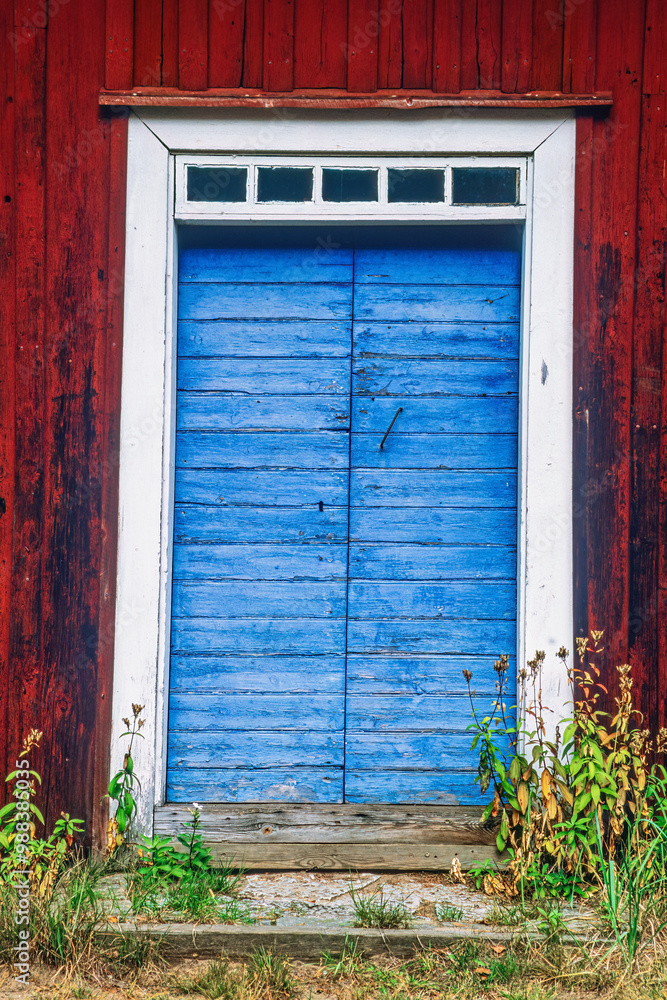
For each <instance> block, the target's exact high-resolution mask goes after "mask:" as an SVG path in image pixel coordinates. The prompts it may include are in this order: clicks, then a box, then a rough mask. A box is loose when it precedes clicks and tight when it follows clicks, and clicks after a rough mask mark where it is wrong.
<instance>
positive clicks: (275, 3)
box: [264, 0, 294, 93]
mask: <svg viewBox="0 0 667 1000" xmlns="http://www.w3.org/2000/svg"><path fill="white" fill-rule="evenodd" d="M264 89H265V90H269V91H274V92H279V93H283V92H286V91H290V90H293V89H294V0H265V3H264Z"/></svg>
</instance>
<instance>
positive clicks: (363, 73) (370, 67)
mask: <svg viewBox="0 0 667 1000" xmlns="http://www.w3.org/2000/svg"><path fill="white" fill-rule="evenodd" d="M378 34H379V6H378V0H348V21H347V89H348V90H349V91H350V92H351V93H373V92H374V91H376V90H377V87H378Z"/></svg>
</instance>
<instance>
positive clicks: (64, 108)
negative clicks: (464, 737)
mask: <svg viewBox="0 0 667 1000" xmlns="http://www.w3.org/2000/svg"><path fill="white" fill-rule="evenodd" d="M36 11H37V9H36V8H35V7H34V5H32V4H28V3H23V2H20V0H16V3H15V4H14V5H13V7H12V5H11V4H4V5H2V9H1V10H0V30H1V32H2V37H3V38H5V39H7V40H8V41H7V44H6V46H5V57H4V58H3V59H2V60H1V61H0V93H1V94H2V95H3V97H2V100H3V104H2V108H1V109H0V184H1V185H2V190H1V191H0V213H1V214H0V367H1V370H2V374H3V377H2V379H1V380H0V419H2V422H3V429H2V433H1V435H0V498H1V499H0V669H1V671H2V676H1V677H0V730H2V731H5V732H6V733H7V734H8V738H7V739H6V740H4V741H3V740H0V766H2V767H4V766H5V764H6V755H7V754H8V753H9V754H10V755H11V753H13V752H14V750H15V749H16V748H17V746H18V744H19V742H20V739H21V737H22V736H23V735H25V732H26V729H27V728H29V727H30V726H31V725H39V727H40V728H43V729H44V730H45V746H44V751H43V753H42V754H41V755H40V760H39V761H38V762H36V763H38V764H39V766H40V767H41V769H42V771H43V773H44V775H45V785H44V792H43V800H44V802H43V804H45V805H46V806H47V812H48V814H49V817H50V818H51V819H53V818H54V816H56V815H57V813H58V812H59V811H60V809H62V808H65V809H66V810H67V811H69V812H73V813H78V814H80V815H85V816H86V819H87V820H88V822H89V830H90V831H91V832H92V833H94V835H95V839H96V840H98V841H99V840H100V839H101V836H102V833H103V829H104V816H103V812H102V810H101V809H100V807H99V802H100V797H101V794H102V792H103V789H104V782H105V780H106V770H107V765H108V751H109V726H110V708H111V686H112V670H113V662H112V661H113V655H112V654H113V620H114V607H113V605H114V586H115V547H116V520H117V472H118V469H117V456H118V446H119V442H118V434H119V393H120V356H121V353H120V352H121V337H122V330H121V321H122V269H123V260H122V254H123V232H124V218H123V212H124V186H125V156H126V152H125V150H126V145H125V144H126V122H125V119H124V117H123V116H122V115H120V114H119V113H118V109H115V108H107V109H100V107H99V104H98V101H99V99H100V98H99V94H100V91H101V90H105V91H106V93H105V94H103V96H102V101H103V102H104V103H107V104H113V103H123V102H125V103H131V102H132V101H133V100H136V101H137V102H139V101H141V102H142V103H145V102H146V101H147V100H148V99H149V97H147V91H146V89H145V88H149V91H148V94H149V95H150V94H152V95H153V100H154V102H155V103H158V104H159V103H180V104H181V105H182V106H188V105H191V106H193V107H196V106H197V105H200V104H206V105H207V106H215V105H216V102H217V103H218V104H219V105H220V106H234V105H236V106H239V107H246V108H248V109H251V108H253V107H272V106H288V107H289V106H294V107H307V106H310V107H322V108H326V107H329V108H350V109H352V108H355V107H378V108H382V107H403V108H404V109H405V113H406V114H408V113H411V109H412V110H414V109H417V108H419V107H422V106H424V107H427V106H430V105H432V104H433V103H435V104H437V103H440V104H443V105H446V104H447V103H449V104H450V105H452V106H457V105H458V106H460V107H462V108H463V109H465V108H466V107H471V106H474V104H475V102H477V103H479V104H485V105H486V106H487V107H493V106H499V107H511V106H523V107H525V106H531V107H541V106H549V105H551V106H557V105H558V104H559V103H560V104H564V103H566V102H567V96H566V97H563V96H562V95H580V96H581V97H582V101H583V100H587V102H588V107H581V108H580V110H579V116H580V117H579V120H578V123H577V138H578V156H577V164H576V172H577V173H576V183H577V205H576V221H575V227H576V232H575V257H576V266H575V319H574V323H575V341H574V343H575V348H574V359H573V379H574V383H573V384H574V391H575V406H574V428H575V446H574V454H573V461H574V472H575V497H574V514H575V530H576V535H575V543H574V544H575V549H574V555H575V579H574V593H575V608H576V622H577V631H583V630H584V629H586V628H587V627H591V628H593V627H597V628H604V629H605V631H606V636H607V648H608V653H609V657H608V664H611V663H613V661H614V660H622V659H626V658H628V657H629V658H630V661H631V662H634V663H635V665H636V690H637V694H638V698H639V704H640V707H641V708H642V710H643V711H644V712H645V714H646V717H647V719H648V720H650V721H651V722H653V723H654V724H661V725H664V724H665V722H666V721H667V712H666V710H665V699H666V696H667V388H666V383H667V380H666V379H665V368H666V367H667V351H666V350H665V345H666V341H667V332H666V324H665V313H664V263H665V261H664V249H665V223H666V218H667V209H666V207H665V205H666V202H665V191H664V183H665V182H664V172H665V157H666V143H665V127H666V124H667V101H666V100H665V96H666V95H665V79H666V76H667V68H666V67H665V58H666V57H665V46H664V38H665V32H666V30H667V24H666V23H665V22H666V19H667V10H666V8H665V5H664V4H663V3H662V2H661V0H631V2H630V3H628V2H627V0H606V2H605V3H604V5H603V4H602V3H601V0H586V2H582V3H572V4H565V5H562V4H560V3H557V2H552V0H466V2H465V3H463V2H461V0H414V3H413V2H410V4H407V3H404V4H401V2H400V0H208V2H207V0H107V2H106V3H105V2H104V0H69V2H68V3H67V4H61V5H58V4H52V5H51V16H50V22H49V24H48V26H47V25H46V24H45V18H42V19H41V20H40V19H39V18H38V17H37V13H36ZM137 88H139V90H137ZM608 91H611V92H612V93H613V100H614V103H613V108H612V110H611V111H609V109H608V108H605V107H604V105H605V99H604V98H601V99H600V100H599V101H598V103H599V108H598V109H595V108H593V109H591V107H590V105H591V104H593V105H594V104H595V99H591V98H590V95H591V94H598V95H604V94H605V93H606V92H608ZM118 92H121V94H120V96H119V94H118ZM470 92H473V93H472V94H471V93H470ZM132 94H135V95H137V96H135V97H133V96H131V95H132ZM527 94H532V95H533V96H532V97H529V96H526V95H527ZM585 95H589V96H588V98H586V96H585ZM570 101H571V103H581V102H578V101H577V99H576V98H574V97H570ZM17 105H20V109H21V110H20V114H17V113H16V109H17ZM7 199H9V200H7ZM563 586H565V587H567V586H570V581H567V580H564V581H563ZM10 590H11V597H10ZM563 639H564V641H566V642H569V641H570V640H569V637H565V636H564V637H563ZM1 784H2V783H1V782H0V785H1Z"/></svg>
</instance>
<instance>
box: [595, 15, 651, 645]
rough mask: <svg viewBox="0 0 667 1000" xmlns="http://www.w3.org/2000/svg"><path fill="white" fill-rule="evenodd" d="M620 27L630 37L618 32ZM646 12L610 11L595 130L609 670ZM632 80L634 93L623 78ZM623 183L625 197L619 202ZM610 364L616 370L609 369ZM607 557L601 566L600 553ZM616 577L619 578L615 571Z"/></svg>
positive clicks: (601, 505) (598, 426)
mask: <svg viewBox="0 0 667 1000" xmlns="http://www.w3.org/2000/svg"><path fill="white" fill-rule="evenodd" d="M616 19H622V20H623V26H624V30H623V38H622V39H621V38H620V37H619V35H618V33H614V32H613V31H612V29H611V25H612V23H613V22H614V21H615V20H616ZM643 23H644V5H643V3H639V4H635V5H632V7H630V8H628V7H627V6H626V5H624V4H622V3H621V2H620V0H612V2H611V3H608V4H607V5H606V6H605V17H604V18H603V19H601V20H600V21H599V23H598V58H597V65H596V84H600V85H603V84H604V83H605V82H608V83H609V85H611V86H612V87H613V88H614V92H615V95H617V100H616V102H615V105H614V111H613V113H612V115H611V117H610V118H609V119H608V120H606V121H596V122H595V124H594V129H593V151H594V170H595V177H594V183H593V203H592V217H593V243H594V246H595V253H594V255H593V261H592V264H593V280H594V292H595V300H596V303H597V307H596V312H595V324H594V326H593V328H592V329H591V331H590V335H589V339H588V356H587V368H588V391H589V393H590V395H589V398H588V419H589V430H588V433H589V447H590V450H589V455H588V469H589V470H590V472H589V474H590V476H591V477H594V479H595V480H596V485H595V493H594V495H591V496H590V498H589V504H588V521H589V526H588V607H589V624H590V625H591V627H597V625H596V623H599V627H601V628H604V630H605V646H606V651H607V656H608V657H609V660H610V663H622V662H625V661H626V660H627V654H628V610H629V577H628V543H629V514H630V471H631V436H630V404H631V391H632V326H633V309H634V299H635V250H636V227H637V182H638V168H639V133H638V132H637V133H636V134H630V132H631V130H630V129H629V127H628V128H624V127H623V126H624V125H625V123H626V122H628V121H630V120H635V119H637V118H638V116H639V112H640V105H641V59H642V50H643ZM623 76H627V77H629V82H628V84H627V86H623V87H621V85H620V82H619V81H620V79H621V78H622V77H623ZM620 177H622V178H623V190H624V191H625V192H627V194H626V196H625V197H619V196H618V184H619V178H620ZM612 357H613V362H612ZM602 552H604V553H606V556H605V559H604V561H603V562H600V553H602ZM612 566H616V567H617V569H616V570H614V571H612V570H611V567H612Z"/></svg>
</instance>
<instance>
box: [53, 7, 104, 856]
mask: <svg viewBox="0 0 667 1000" xmlns="http://www.w3.org/2000/svg"><path fill="white" fill-rule="evenodd" d="M73 25H76V30H75V31H74V30H73V27H72V26H73ZM104 29H105V10H104V3H103V0H70V3H69V4H68V6H67V8H66V9H64V10H63V11H62V12H61V13H60V14H59V16H58V17H54V18H52V20H51V23H50V26H49V32H48V58H47V60H46V122H47V123H48V124H47V135H46V164H47V176H48V177H49V181H50V184H49V197H48V201H47V204H46V231H47V232H49V233H57V239H54V240H51V241H49V242H48V243H47V250H46V278H45V293H46V294H45V301H46V310H45V315H46V330H45V342H46V344H48V364H47V365H46V371H45V382H46V393H45V396H46V405H45V413H44V435H43V442H44V443H43V448H44V457H45V459H44V466H45V475H44V512H43V518H42V523H41V529H42V538H41V543H42V548H43V581H44V582H43V587H42V643H43V652H42V656H41V677H40V681H41V686H40V697H39V701H38V704H39V710H40V715H41V717H42V718H43V719H44V720H48V725H49V727H52V730H51V731H52V738H51V740H50V741H49V743H48V748H49V753H48V755H47V754H45V755H44V761H43V767H44V784H43V785H42V789H41V797H42V800H43V802H44V804H45V805H46V806H47V812H48V815H49V817H50V821H51V822H52V821H53V819H54V818H55V816H57V814H58V811H59V810H60V809H63V808H65V809H67V810H68V811H69V812H70V813H71V814H73V815H75V816H85V817H87V819H88V820H89V821H90V817H92V816H93V814H94V812H95V807H94V803H93V781H92V780H91V779H92V777H93V776H94V774H95V754H96V753H100V752H101V753H103V754H104V753H106V751H107V747H106V746H100V742H99V729H98V720H97V666H98V646H99V638H100V637H99V588H100V536H101V522H100V479H101V468H100V462H101V452H100V400H101V399H102V398H103V393H104V381H105V372H104V343H105V338H106V320H107V308H106V306H107V303H106V295H107V272H108V267H107V254H108V208H109V171H108V144H109V126H108V123H106V121H105V120H103V119H101V118H100V115H99V108H98V103H97V95H98V89H99V84H100V80H101V79H103V74H104V46H103V45H101V44H100V42H101V41H102V40H103V37H104V36H103V32H104ZM82 137H87V138H88V144H87V145H83V144H82V143H81V142H80V140H81V138H82ZM71 149H75V150H77V156H76V157H75V158H74V159H73V160H72V161H70V162H69V163H68V156H69V155H70V153H69V151H70V150H71ZM56 164H66V165H67V166H68V169H67V171H66V174H65V175H63V176H60V177H58V176H57V175H58V173H59V171H58V170H56ZM89 837H90V822H89V825H88V829H87V838H88V839H89Z"/></svg>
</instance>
